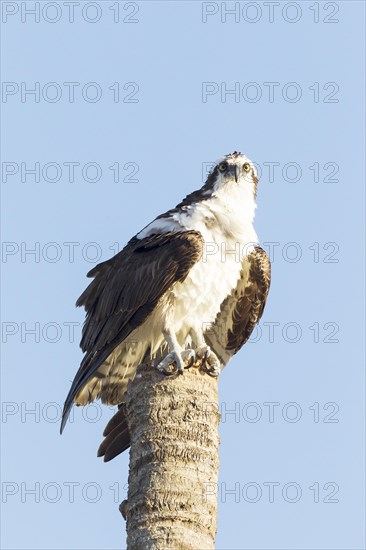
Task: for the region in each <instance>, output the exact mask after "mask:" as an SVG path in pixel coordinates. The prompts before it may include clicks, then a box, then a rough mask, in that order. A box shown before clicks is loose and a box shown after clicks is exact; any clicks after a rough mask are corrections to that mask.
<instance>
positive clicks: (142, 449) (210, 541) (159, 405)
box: [124, 363, 220, 550]
mask: <svg viewBox="0 0 366 550" xmlns="http://www.w3.org/2000/svg"><path fill="white" fill-rule="evenodd" d="M126 406H127V422H128V425H129V431H130V436H131V451H130V472H129V488H128V498H127V502H126V503H124V512H125V515H126V520H127V548H128V550H169V549H172V550H203V549H205V550H210V549H213V548H214V543H215V534H216V524H217V481H218V470H219V455H218V447H219V435H218V424H219V420H220V415H219V412H218V391H217V379H216V378H211V377H210V376H208V375H207V374H204V375H203V374H202V373H201V372H200V371H199V370H198V369H196V368H191V369H189V370H186V371H185V372H184V375H183V376H179V375H178V376H175V377H166V376H164V375H162V374H161V373H159V372H158V371H157V370H156V369H154V368H153V367H152V364H151V363H150V364H145V365H141V366H140V367H139V368H138V370H137V375H136V377H135V379H134V380H133V382H131V383H130V386H129V389H128V392H127V402H126Z"/></svg>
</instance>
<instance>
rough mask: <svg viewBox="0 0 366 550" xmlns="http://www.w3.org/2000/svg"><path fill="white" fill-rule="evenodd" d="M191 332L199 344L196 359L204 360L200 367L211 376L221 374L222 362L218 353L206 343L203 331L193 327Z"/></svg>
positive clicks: (196, 343)
mask: <svg viewBox="0 0 366 550" xmlns="http://www.w3.org/2000/svg"><path fill="white" fill-rule="evenodd" d="M191 334H192V338H193V341H194V343H195V345H196V346H197V347H196V349H195V352H196V361H197V360H201V361H202V363H201V366H200V368H201V369H202V370H203V371H204V372H207V374H209V375H210V376H215V377H217V376H219V374H220V372H221V363H220V361H219V358H218V357H217V355H216V354H215V353H214V352H213V351H212V350H211V348H210V346H208V345H207V344H206V342H205V339H204V337H203V333H202V331H198V330H195V329H192V330H191Z"/></svg>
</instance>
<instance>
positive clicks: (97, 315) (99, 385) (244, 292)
mask: <svg viewBox="0 0 366 550" xmlns="http://www.w3.org/2000/svg"><path fill="white" fill-rule="evenodd" d="M257 183H258V178H257V173H256V169H255V167H254V165H253V163H252V162H251V161H250V160H249V159H248V158H247V157H246V156H245V155H243V154H241V153H238V152H237V151H234V152H233V153H231V154H229V155H226V156H225V157H223V158H222V159H220V160H219V161H218V162H217V163H216V164H215V165H214V166H213V168H212V170H211V171H210V173H209V175H208V177H207V180H206V182H205V184H204V185H203V187H202V188H201V189H199V190H197V191H194V192H193V193H191V194H189V195H188V196H187V197H185V198H184V199H183V200H182V202H180V203H179V204H178V205H177V206H176V207H175V208H172V209H171V210H168V211H167V212H165V213H164V214H161V215H160V216H158V217H157V218H155V219H154V220H153V221H152V222H151V223H149V224H148V225H147V226H146V227H144V229H142V231H140V232H139V233H137V235H135V236H134V237H133V238H132V239H131V240H130V241H129V242H128V243H127V245H126V246H125V248H124V249H123V250H121V252H119V253H118V254H116V255H115V256H114V257H113V258H111V259H109V260H107V261H105V262H102V263H100V264H99V265H97V266H96V267H94V268H93V269H92V270H91V271H90V272H89V273H88V277H92V278H93V280H92V282H91V283H90V284H89V286H88V287H87V288H86V290H85V291H84V292H83V293H82V295H81V296H80V298H79V299H78V300H77V302H76V305H77V306H84V308H85V310H86V319H85V324H84V327H83V332H82V339H81V343H80V346H81V348H82V350H83V352H85V356H84V358H83V360H82V362H81V365H80V368H79V370H78V372H77V374H76V376H75V378H74V381H73V383H72V385H71V388H70V391H69V394H68V396H67V398H66V401H65V406H64V411H63V418H62V423H61V432H62V430H63V428H64V426H65V423H66V421H67V418H68V415H69V413H70V409H71V407H72V405H73V403H75V404H76V405H87V404H88V403H91V402H92V401H94V400H95V399H97V398H100V399H101V401H102V403H105V404H108V405H119V407H120V411H118V413H117V414H116V415H115V417H113V418H112V420H111V421H110V422H109V424H108V426H107V428H106V430H105V432H104V435H106V436H107V437H106V439H105V441H104V442H103V444H102V445H101V447H100V449H99V454H100V455H103V454H104V455H105V457H104V459H105V460H109V459H110V458H113V457H114V456H115V455H116V454H119V453H120V452H122V451H123V450H125V449H126V448H128V446H129V436H128V430H127V424H126V419H125V415H124V408H123V403H124V401H125V393H126V390H127V385H128V382H129V380H131V379H133V378H134V376H135V373H136V369H137V367H138V365H139V364H140V363H142V362H144V361H146V360H148V359H153V358H155V359H156V367H157V368H158V369H159V370H160V371H161V372H162V373H164V374H167V375H171V374H177V373H183V370H184V368H187V367H189V366H191V365H192V364H193V363H195V362H196V361H200V364H201V368H202V369H203V370H205V371H206V372H207V373H208V374H209V375H211V376H218V375H219V373H220V371H221V369H222V368H223V367H224V366H225V365H226V364H227V363H228V361H229V360H230V358H231V357H232V356H233V355H234V354H235V353H236V352H237V351H238V350H239V349H240V348H241V347H242V346H243V345H244V344H245V342H246V341H247V340H248V338H249V337H250V334H251V333H252V331H253V329H254V327H255V325H256V323H258V321H259V319H260V318H261V316H262V313H263V309H264V306H265V303H266V299H267V294H268V290H269V285H270V277H271V275H270V261H269V258H268V256H267V254H266V253H265V251H264V250H263V249H262V248H260V247H259V246H258V238H257V235H256V232H255V230H254V227H253V219H254V212H255V208H256V202H255V200H256V192H257Z"/></svg>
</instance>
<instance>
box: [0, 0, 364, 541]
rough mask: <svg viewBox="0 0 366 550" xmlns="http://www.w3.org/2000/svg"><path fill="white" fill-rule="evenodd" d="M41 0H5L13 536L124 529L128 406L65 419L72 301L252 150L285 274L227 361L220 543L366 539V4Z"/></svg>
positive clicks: (73, 360)
mask: <svg viewBox="0 0 366 550" xmlns="http://www.w3.org/2000/svg"><path fill="white" fill-rule="evenodd" d="M22 5H23V7H22ZM46 5H47V6H48V7H47V6H46ZM39 6H40V7H39V10H40V11H39V14H38V13H36V14H35V15H32V14H30V13H28V12H27V11H26V10H27V9H31V8H33V9H34V2H26V3H21V2H2V10H3V24H2V31H3V33H2V46H3V53H2V62H3V66H2V79H3V81H4V82H5V84H4V90H3V92H4V93H3V103H2V104H1V106H2V114H3V122H2V124H3V126H2V128H3V137H4V138H5V139H4V141H3V148H2V162H3V165H2V168H3V176H2V182H1V186H2V195H3V214H2V229H3V233H2V239H3V242H4V244H3V256H2V262H3V263H2V268H3V273H4V275H3V285H4V286H3V295H2V303H3V317H2V322H3V324H2V330H3V366H2V401H3V414H2V424H1V427H2V447H1V448H2V482H3V485H2V489H3V497H2V498H3V504H2V507H3V508H2V520H3V529H2V544H3V548H4V549H9V550H10V549H17V550H19V549H62V550H64V549H73V550H75V549H78V550H81V549H82V550H84V549H85V550H86V549H101V548H103V549H118V548H123V547H124V545H125V532H124V530H125V528H124V524H123V521H122V519H121V518H120V514H119V512H118V503H119V502H120V501H121V500H122V499H123V498H124V497H125V494H126V483H127V474H128V455H127V454H125V455H123V456H122V457H120V458H118V459H117V460H114V461H113V462H111V463H109V464H104V463H103V462H102V461H101V460H100V459H97V457H96V451H97V447H98V444H99V442H100V441H101V434H102V430H103V427H104V424H105V423H106V422H107V420H108V418H109V417H110V416H111V414H112V412H111V411H110V410H109V409H108V408H105V407H100V406H97V407H93V408H90V409H89V410H88V411H87V412H85V411H84V415H83V414H82V411H80V410H77V411H76V412H75V415H74V422H73V423H70V424H69V425H68V426H67V428H66V430H65V432H64V435H63V436H62V437H60V435H59V421H58V420H59V417H60V408H61V406H62V404H63V401H64V398H65V396H66V393H67V391H68V389H69V386H70V382H71V380H72V378H73V376H74V374H75V372H76V370H77V368H78V365H79V362H80V359H81V357H82V355H81V352H80V350H79V348H78V341H79V337H80V330H81V323H82V321H83V312H82V311H81V310H76V309H75V308H74V302H75V299H76V298H77V297H78V296H79V294H80V293H81V291H82V290H83V289H84V287H85V285H86V283H87V280H86V278H85V274H86V272H87V271H88V270H89V269H91V267H92V266H93V265H94V264H95V261H96V260H98V261H99V260H104V259H107V258H108V257H110V256H111V255H112V254H113V253H114V252H116V250H117V244H116V243H118V246H120V247H121V246H123V245H124V244H125V243H126V241H127V240H128V239H129V238H130V237H131V236H132V235H134V234H135V233H136V231H137V230H139V229H140V228H141V227H143V226H144V225H145V224H146V223H147V222H148V221H149V220H151V219H153V218H154V217H155V216H156V215H157V214H159V213H160V212H162V211H164V210H165V209H167V208H169V207H170V206H173V205H175V204H176V203H177V202H178V201H179V200H180V199H181V198H182V197H183V196H184V195H185V194H187V193H188V192H189V191H191V190H193V189H195V188H197V187H199V186H201V184H202V173H203V172H204V171H205V167H206V164H203V163H210V162H211V161H214V160H215V159H216V158H217V157H219V156H221V155H223V154H226V153H229V152H231V151H233V150H234V149H237V150H241V151H243V152H245V153H246V154H247V155H248V156H249V158H251V159H252V160H254V161H255V162H257V163H258V165H259V166H260V167H261V173H262V177H261V181H260V185H259V192H258V210H257V217H256V228H257V231H258V234H259V236H260V240H261V243H262V244H263V243H266V244H264V248H266V250H267V251H269V250H270V249H271V251H272V252H273V251H274V256H273V255H272V260H273V283H272V288H271V292H270V297H269V300H268V305H267V308H266V311H265V315H264V317H263V319H262V322H261V332H257V333H256V334H255V335H254V336H255V338H253V339H252V341H251V342H250V343H248V344H247V345H246V346H245V348H244V349H243V350H242V351H241V352H240V353H239V354H238V355H237V356H236V357H235V358H234V359H233V360H232V362H231V364H230V365H229V367H228V368H227V369H226V370H225V371H224V373H223V374H222V376H221V378H220V383H219V384H220V400H221V404H222V405H221V407H222V413H223V423H222V424H221V427H220V433H221V447H220V457H221V468H220V484H219V529H218V535H217V548H218V549H219V550H227V549H256V550H258V549H268V550H272V549H273V550H274V549H281V550H282V549H288V550H290V549H291V550H293V549H309V550H310V549H311V550H325V549H332V550H333V549H337V550H339V549H352V550H356V549H357V550H359V549H361V548H364V539H363V513H364V505H363V488H364V473H363V472H364V470H363V461H364V445H363V437H364V435H363V434H364V425H363V424H364V420H363V419H364V391H365V386H364V364H363V347H362V341H363V337H364V321H363V307H362V304H363V294H362V279H363V273H364V242H363V237H362V234H363V195H364V172H363V161H362V158H363V152H364V146H365V143H364V134H363V120H364V109H363V106H362V97H363V93H364V80H363V75H362V72H363V61H364V60H363V25H364V23H363V19H364V3H363V2H361V1H357V2H351V1H347V2H328V3H324V2H320V3H318V2H303V1H302V2H297V3H296V2H295V3H284V2H280V3H279V5H277V4H275V5H274V4H273V3H272V4H271V5H270V6H269V5H268V3H267V5H266V3H263V2H254V3H253V2H251V3H248V2H244V3H241V4H240V5H239V7H240V12H239V13H236V15H235V14H232V15H230V14H227V15H225V13H224V12H221V11H220V10H221V7H220V6H221V3H220V2H217V3H215V2H209V3H204V5H202V4H201V2H153V1H151V2H150V1H149V2H138V3H137V4H136V3H134V2H129V3H125V2H120V3H119V12H118V11H117V3H116V2H112V1H103V2H96V3H92V4H90V3H85V2H82V1H81V0H80V5H79V6H77V5H76V6H75V5H74V12H72V8H71V7H67V6H65V5H64V3H63V2H58V3H56V2H53V3H51V5H49V3H45V2H40V4H39ZM45 6H46V8H45ZM136 6H137V7H136ZM233 6H234V3H233V2H229V3H227V4H226V7H227V8H228V9H229V8H233ZM111 8H112V9H111ZM272 9H273V11H272ZM36 18H37V19H39V21H35V19H36ZM235 18H236V19H237V21H235ZM118 19H119V21H118ZM72 20H73V21H74V22H71V21H72ZM115 20H117V21H116V22H115ZM123 20H125V21H123ZM133 20H135V22H132V21H133ZM52 21H53V22H52ZM91 21H95V22H94V23H93V22H91ZM204 21H205V22H204ZM22 83H23V84H22ZM65 83H66V84H65ZM67 83H68V84H67ZM71 83H74V84H71ZM91 83H92V84H91ZM93 83H94V84H93ZM117 83H118V84H117ZM131 83H132V84H131ZM31 89H34V90H35V93H33V94H31V93H27V91H28V92H29V90H31ZM230 90H234V91H235V93H231V94H229V93H227V92H228V91H230ZM235 94H236V95H235ZM99 96H100V97H99ZM98 98H99V100H95V99H98ZM255 100H256V101H255ZM295 100H297V101H295ZM35 163H39V164H38V165H36V166H35ZM49 163H51V164H49ZM70 163H71V164H70ZM72 163H75V164H72ZM76 163H77V164H76ZM88 163H92V164H88ZM128 163H131V164H128ZM111 166H113V168H112V169H111V168H110V167H111ZM32 167H33V169H35V170H36V173H33V174H32V173H31V172H29V170H31V169H32ZM118 167H119V173H118ZM270 169H272V171H273V174H272V172H271V170H270ZM73 170H74V177H72V172H73ZM272 176H273V177H272ZM52 180H53V181H52ZM93 180H94V181H93ZM114 180H117V181H114ZM123 180H125V181H123ZM92 243H94V244H92ZM270 243H272V244H270ZM32 249H33V250H35V252H34V253H33V254H32V253H29V251H30V250H32ZM27 251H28V252H27ZM32 329H33V331H35V332H33V333H31V332H29V331H31V330H32ZM73 331H74V333H73ZM30 410H34V411H35V412H34V413H33V414H32V413H30V412H29V411H30ZM229 410H234V411H235V412H234V414H228V411H229ZM27 411H28V412H27ZM94 419H95V420H96V421H95V422H93V420H94ZM32 489H33V493H32ZM230 491H231V492H230Z"/></svg>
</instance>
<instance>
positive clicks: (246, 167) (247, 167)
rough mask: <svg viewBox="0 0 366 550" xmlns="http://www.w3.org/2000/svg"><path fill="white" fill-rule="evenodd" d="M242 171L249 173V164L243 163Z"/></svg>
mask: <svg viewBox="0 0 366 550" xmlns="http://www.w3.org/2000/svg"><path fill="white" fill-rule="evenodd" d="M243 170H244V172H249V170H250V164H249V162H244V164H243Z"/></svg>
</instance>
